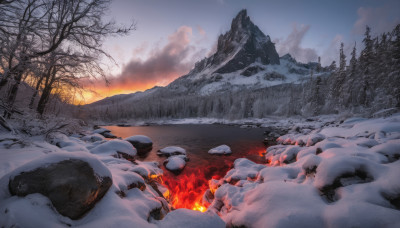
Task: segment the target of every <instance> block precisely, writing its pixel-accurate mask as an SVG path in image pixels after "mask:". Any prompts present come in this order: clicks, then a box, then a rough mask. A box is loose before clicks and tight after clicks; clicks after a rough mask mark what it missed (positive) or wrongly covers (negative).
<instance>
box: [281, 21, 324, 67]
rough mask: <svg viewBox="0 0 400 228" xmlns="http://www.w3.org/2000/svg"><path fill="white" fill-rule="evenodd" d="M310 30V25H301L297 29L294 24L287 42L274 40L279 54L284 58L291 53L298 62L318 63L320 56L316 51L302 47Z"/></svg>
mask: <svg viewBox="0 0 400 228" xmlns="http://www.w3.org/2000/svg"><path fill="white" fill-rule="evenodd" d="M309 29H310V26H309V25H301V26H300V27H299V28H297V25H296V24H294V25H293V30H292V32H291V33H290V34H289V36H288V37H287V38H286V39H285V40H282V39H277V40H274V42H275V43H276V47H277V52H278V54H279V55H280V56H282V55H285V54H287V53H290V55H292V56H293V57H294V58H295V59H296V60H297V61H299V62H304V63H307V62H310V61H316V60H317V58H318V55H317V52H316V51H315V49H312V48H303V47H301V41H302V40H303V38H304V35H305V34H306V33H307V31H308V30H309Z"/></svg>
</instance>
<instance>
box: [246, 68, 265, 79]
mask: <svg viewBox="0 0 400 228" xmlns="http://www.w3.org/2000/svg"><path fill="white" fill-rule="evenodd" d="M263 70H265V69H264V68H263V67H261V66H249V67H247V68H246V69H245V70H244V71H243V72H242V73H240V75H243V76H246V77H250V76H252V75H255V74H257V73H258V72H260V71H263Z"/></svg>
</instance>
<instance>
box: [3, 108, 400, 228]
mask: <svg viewBox="0 0 400 228" xmlns="http://www.w3.org/2000/svg"><path fill="white" fill-rule="evenodd" d="M257 121H259V122H257ZM257 121H255V122H251V123H250V122H246V121H243V122H240V125H242V126H246V125H247V126H254V125H256V126H257V124H258V126H265V127H271V126H273V127H276V128H282V129H289V130H288V133H287V134H285V135H281V136H280V137H279V138H278V140H277V142H278V145H276V146H271V147H269V148H268V149H267V151H266V152H265V155H264V156H265V158H266V160H267V161H268V162H267V163H266V164H255V163H253V162H251V161H249V160H247V159H243V158H241V159H237V160H236V161H235V163H234V168H233V169H231V170H230V171H228V173H227V174H226V176H225V177H223V178H221V179H219V180H215V179H212V180H210V181H209V187H210V189H209V190H208V191H207V192H206V193H205V195H204V197H203V204H204V205H206V206H208V211H207V212H205V213H201V212H198V211H192V210H188V209H177V210H172V208H171V206H170V204H169V203H168V199H169V197H170V195H171V192H169V190H168V189H166V188H165V187H163V186H162V185H161V184H159V183H160V182H159V179H160V178H161V177H162V175H163V171H162V170H161V169H160V168H159V165H160V164H157V163H154V162H140V161H137V160H134V157H135V156H136V154H137V151H136V149H135V148H134V147H133V146H132V145H131V144H130V143H129V142H127V141H124V140H119V139H113V140H109V141H107V140H105V139H104V138H103V137H102V136H101V135H98V133H97V132H98V131H86V132H84V134H72V133H71V134H61V133H52V134H49V135H47V137H45V136H44V135H38V136H27V135H22V134H11V133H7V132H3V133H2V134H1V135H0V157H1V160H0V225H1V226H4V227H11V226H19V227H67V226H78V227H93V226H120V227H132V226H139V227H185V226H186V224H188V223H190V224H191V227H225V226H228V227H229V226H235V227H238V226H245V227H290V226H302V227H354V226H361V227H396V226H397V227H398V226H399V225H400V219H399V218H400V205H399V200H400V191H399V189H400V179H399V178H398V174H399V173H400V163H399V162H400V161H399V158H400V141H399V140H400V115H399V114H394V115H392V116H389V117H381V118H372V119H365V118H348V119H345V120H342V121H338V120H337V117H335V116H322V117H316V118H313V119H309V120H306V119H304V118H289V119H279V120H278V121H277V120H276V119H274V120H271V119H270V120H268V121H267V120H264V121H265V122H263V120H257ZM177 122H179V121H170V122H169V123H168V124H171V123H177ZM205 122H206V121H205V120H203V121H202V122H201V123H205ZM256 122H257V123H256ZM179 123H182V124H187V123H191V124H196V123H197V124H200V122H195V121H192V120H190V121H188V120H181V121H180V122H179ZM208 123H212V122H211V121H209V122H208ZM237 123H239V122H237ZM225 124H228V123H225ZM63 160H82V161H86V162H87V163H88V164H89V165H90V166H91V167H92V168H93V170H94V171H95V174H96V175H97V176H99V177H110V178H111V179H112V185H111V186H110V187H109V189H108V191H107V192H106V193H105V195H104V197H102V198H100V199H98V202H97V203H96V205H95V206H94V207H93V209H91V210H89V211H88V212H86V213H85V214H83V215H82V217H80V219H71V218H69V217H66V216H63V215H62V214H60V213H59V212H58V211H57V209H56V208H55V207H54V206H53V205H52V202H51V201H50V199H49V198H48V197H45V196H44V195H43V194H38V193H36V194H29V195H26V196H24V197H22V196H16V195H13V194H12V193H10V191H9V183H10V180H11V179H12V178H14V177H15V176H17V175H19V174H20V173H22V172H25V173H26V172H31V171H34V170H35V169H38V168H46V167H49V164H55V163H57V162H60V161H63ZM50 167H51V166H50ZM172 194H173V193H172Z"/></svg>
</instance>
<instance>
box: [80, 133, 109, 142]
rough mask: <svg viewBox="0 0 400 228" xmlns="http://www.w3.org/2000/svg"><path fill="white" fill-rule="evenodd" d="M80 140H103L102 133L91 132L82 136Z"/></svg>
mask: <svg viewBox="0 0 400 228" xmlns="http://www.w3.org/2000/svg"><path fill="white" fill-rule="evenodd" d="M82 140H83V141H86V142H97V141H102V140H104V136H102V135H100V134H98V133H95V134H92V135H85V136H83V137H82Z"/></svg>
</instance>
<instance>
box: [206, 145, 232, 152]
mask: <svg viewBox="0 0 400 228" xmlns="http://www.w3.org/2000/svg"><path fill="white" fill-rule="evenodd" d="M208 153H209V154H231V153H232V151H231V148H230V147H229V146H227V145H221V146H217V147H215V148H212V149H211V150H209V151H208Z"/></svg>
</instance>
